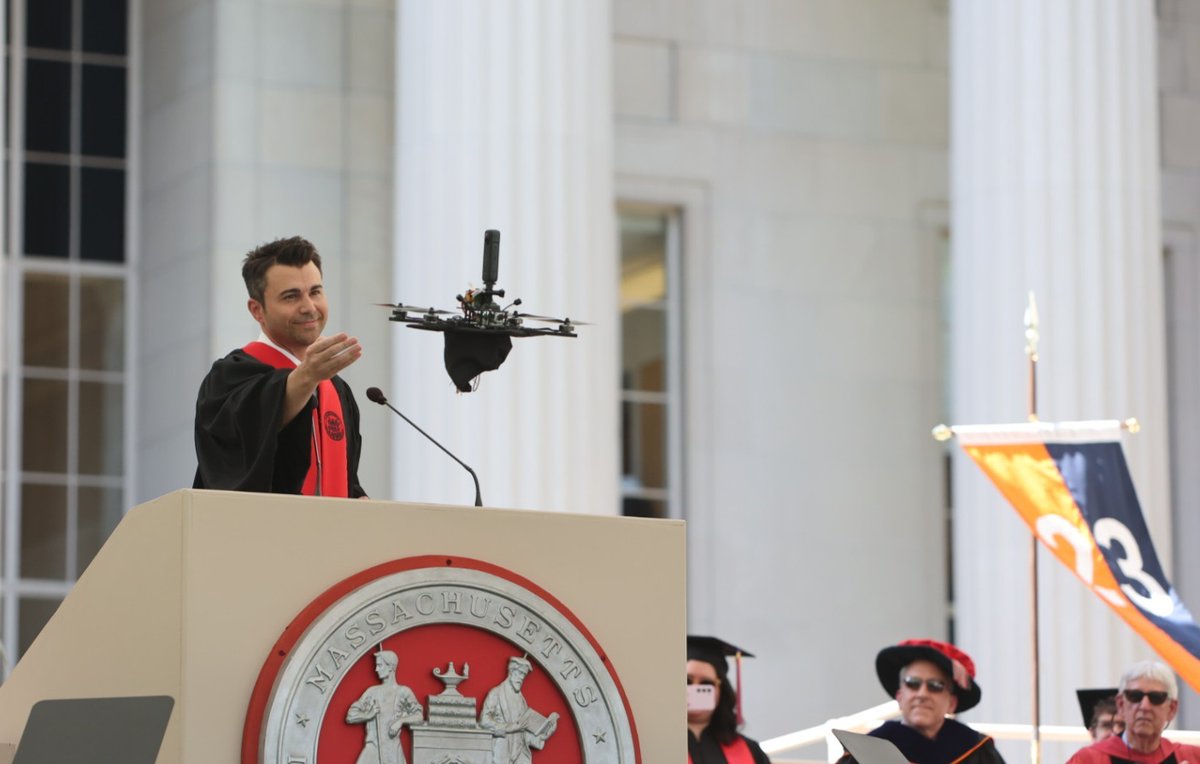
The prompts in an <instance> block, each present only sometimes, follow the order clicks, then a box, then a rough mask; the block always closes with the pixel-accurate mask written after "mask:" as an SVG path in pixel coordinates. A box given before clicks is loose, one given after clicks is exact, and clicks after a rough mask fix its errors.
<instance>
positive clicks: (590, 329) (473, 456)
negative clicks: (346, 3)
mask: <svg viewBox="0 0 1200 764" xmlns="http://www.w3.org/2000/svg"><path fill="white" fill-rule="evenodd" d="M397 24H398V27H397V29H398V37H397V40H398V43H397V80H396V81H397V101H396V147H397V149H396V171H395V177H396V194H395V205H396V207H395V210H396V215H395V220H396V230H395V236H394V241H395V269H394V273H395V280H394V285H393V286H394V290H393V293H392V294H391V295H390V298H391V299H392V300H396V301H403V302H407V303H415V304H418V305H437V306H439V307H445V308H454V307H456V305H455V302H454V296H455V295H456V294H461V293H462V292H463V291H464V290H466V289H467V288H468V287H470V286H476V287H479V286H482V283H481V270H482V251H483V249H482V248H483V233H484V230H485V229H488V228H496V229H499V230H500V232H501V242H500V269H499V276H500V280H499V283H498V286H499V287H502V288H504V289H506V290H507V299H509V300H511V299H512V298H514V297H520V298H522V299H523V300H524V305H523V306H522V310H526V311H528V312H532V313H540V314H550V315H559V316H561V315H567V316H570V317H571V318H573V319H577V320H592V321H597V322H599V324H598V325H595V326H586V327H581V328H580V331H579V337H578V338H577V339H560V338H553V337H547V338H542V337H536V338H526V339H516V340H514V342H513V350H512V353H511V354H510V355H509V357H508V359H507V361H506V362H505V364H504V365H503V366H502V367H501V368H500V369H499V370H498V371H493V372H488V373H486V374H484V375H483V377H482V380H481V384H480V386H479V389H478V390H477V391H475V392H471V393H468V394H461V395H460V394H457V393H456V392H455V389H454V387H453V385H452V383H451V382H450V379H449V377H448V376H447V374H446V372H445V370H444V369H443V362H442V349H443V339H442V336H441V335H439V334H434V333H428V332H421V331H415V330H411V329H408V328H404V327H402V326H400V325H399V324H397V325H395V331H394V340H393V343H394V344H393V357H394V360H393V376H392V389H391V390H389V391H386V392H388V395H389V397H390V398H391V400H392V401H393V403H394V404H395V405H396V406H397V407H398V408H400V409H401V410H402V411H405V413H406V414H408V415H409V416H410V417H411V418H413V419H414V420H415V421H416V422H417V423H418V424H419V425H421V426H422V427H423V428H425V429H426V430H427V431H429V432H430V433H431V434H433V435H434V436H435V437H437V438H439V439H440V440H441V441H442V442H443V443H444V444H445V445H446V446H447V447H448V448H449V449H450V450H451V451H454V452H455V453H456V454H457V455H458V456H459V457H460V458H462V459H463V461H465V462H466V463H467V464H470V465H471V466H472V467H474V469H475V471H476V472H477V473H478V474H479V479H480V482H481V483H482V487H483V498H484V502H485V503H486V504H487V505H488V506H501V507H503V506H510V507H523V508H537V509H551V510H562V511H579V512H593V513H608V512H614V511H615V510H616V508H617V484H618V465H617V453H618V444H619V431H618V427H619V418H618V416H617V414H618V408H617V384H618V365H617V356H616V353H617V344H616V336H617V335H616V329H617V320H618V319H617V316H618V313H617V303H616V286H617V284H616V280H617V257H616V253H615V249H614V230H613V229H614V215H613V199H612V179H611V175H612V159H611V153H612V150H611V143H612V139H611V133H612V111H611V96H610V85H609V82H610V53H609V48H610V45H611V36H610V31H609V30H610V21H609V8H608V4H607V3H599V2H592V1H591V0H524V1H521V0H504V1H496V2H478V1H476V2H471V1H470V0H439V1H438V2H425V1H419V0H402V1H401V2H400V3H399V6H398V12H397ZM366 405H370V404H366ZM388 416H389V417H390V416H391V415H390V414H389V415H388ZM393 443H394V449H393V452H394V466H393V472H392V494H393V497H394V498H396V499H399V500H407V501H432V502H450V503H457V504H469V503H470V502H471V500H472V497H473V490H472V487H471V481H470V477H469V476H468V475H467V474H466V473H465V472H463V470H462V469H461V468H460V467H459V466H458V465H456V464H454V463H453V462H452V461H451V460H450V459H448V458H447V457H446V456H445V455H444V454H442V453H441V452H440V451H438V450H437V449H436V448H435V447H434V446H433V445H431V444H430V443H428V442H426V441H425V440H424V439H423V438H422V437H421V436H420V435H419V434H418V433H416V432H414V431H413V430H412V429H410V428H409V427H408V426H407V425H405V424H404V423H403V422H400V421H399V420H398V419H397V420H396V422H395V424H394V428H393Z"/></svg>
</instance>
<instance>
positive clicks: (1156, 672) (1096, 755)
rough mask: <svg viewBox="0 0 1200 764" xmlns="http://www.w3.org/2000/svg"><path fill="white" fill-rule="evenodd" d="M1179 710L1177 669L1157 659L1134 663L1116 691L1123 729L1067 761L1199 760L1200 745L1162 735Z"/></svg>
mask: <svg viewBox="0 0 1200 764" xmlns="http://www.w3.org/2000/svg"><path fill="white" fill-rule="evenodd" d="M1178 711H1179V684H1178V683H1177V682H1176V681H1175V672H1173V671H1171V669H1170V668H1168V667H1167V666H1165V665H1163V664H1162V663H1158V662H1157V661H1143V662H1141V663H1135V664H1134V665H1132V666H1130V667H1129V668H1128V669H1127V670H1126V671H1125V674H1124V675H1122V677H1121V683H1120V685H1119V686H1118V691H1117V717H1118V719H1120V721H1121V722H1123V723H1124V726H1125V729H1124V731H1123V732H1122V733H1121V734H1120V735H1113V736H1112V737H1108V738H1105V739H1104V740H1101V741H1100V742H1098V743H1093V744H1092V745H1090V746H1088V747H1086V748H1082V749H1080V750H1078V751H1076V752H1075V755H1074V756H1072V757H1071V758H1070V759H1068V760H1067V764H1117V762H1135V764H1165V763H1166V762H1175V763H1177V764H1187V763H1188V762H1190V764H1200V747H1197V746H1194V745H1182V744H1179V743H1172V742H1171V741H1170V740H1167V739H1166V738H1164V737H1163V736H1162V734H1163V730H1165V729H1166V728H1167V725H1168V724H1170V723H1171V720H1172V719H1174V718H1175V714H1176V713H1177V712H1178Z"/></svg>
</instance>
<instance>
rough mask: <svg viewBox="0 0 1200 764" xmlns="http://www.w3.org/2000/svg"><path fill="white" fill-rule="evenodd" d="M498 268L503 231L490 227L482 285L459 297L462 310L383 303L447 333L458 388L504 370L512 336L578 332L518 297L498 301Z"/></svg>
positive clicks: (447, 355) (415, 324)
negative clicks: (527, 308) (523, 308)
mask: <svg viewBox="0 0 1200 764" xmlns="http://www.w3.org/2000/svg"><path fill="white" fill-rule="evenodd" d="M499 272H500V232H499V231H496V230H488V231H485V232H484V234H483V289H469V290H467V292H466V294H460V295H456V296H455V299H457V300H458V305H459V311H457V312H456V311H452V310H439V309H437V308H428V309H425V308H418V307H414V306H412V305H401V304H397V305H391V304H388V305H385V306H384V307H388V308H391V309H392V315H391V319H390V320H392V321H397V322H400V323H405V324H408V325H409V327H410V328H412V329H424V330H426V331H433V332H442V333H443V334H444V335H445V344H446V347H445V351H444V353H443V359H444V361H445V365H446V373H447V374H449V375H450V379H451V380H453V382H454V386H455V387H456V388H458V390H459V392H463V393H469V392H471V391H472V390H474V389H475V387H476V386H477V385H478V379H479V375H481V374H483V373H484V372H485V371H495V370H496V369H498V368H500V365H501V364H502V363H504V361H505V359H507V358H508V354H509V352H511V351H512V338H513V337H537V336H554V337H574V336H576V335H575V326H576V324H575V323H572V322H571V319H569V318H552V317H549V316H535V315H532V314H530V313H519V312H517V310H516V308H517V307H518V306H519V305H521V300H520V299H515V300H513V301H512V302H511V303H509V304H508V305H505V306H503V307H501V305H500V304H499V303H498V302H497V301H496V298H500V299H504V290H503V289H496V281H497V280H498V278H499ZM460 312H461V315H459V313H460ZM525 320H530V321H546V322H550V323H553V324H557V326H553V327H529V326H525V324H524V322H525Z"/></svg>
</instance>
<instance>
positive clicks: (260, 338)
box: [258, 332, 300, 366]
mask: <svg viewBox="0 0 1200 764" xmlns="http://www.w3.org/2000/svg"><path fill="white" fill-rule="evenodd" d="M258 341H259V342H261V343H263V344H264V345H270V346H271V347H273V348H275V349H276V350H278V351H279V352H280V353H283V355H284V356H285V357H286V358H287V359H288V360H289V361H291V362H292V363H294V364H296V365H297V366H299V365H300V359H299V358H297V357H296V356H294V355H292V354H291V353H290V352H289V351H288V350H287V349H286V348H282V347H280V346H279V345H278V344H277V343H276V342H275V341H274V340H272V339H271V338H270V337H268V336H267V333H266V332H259V333H258Z"/></svg>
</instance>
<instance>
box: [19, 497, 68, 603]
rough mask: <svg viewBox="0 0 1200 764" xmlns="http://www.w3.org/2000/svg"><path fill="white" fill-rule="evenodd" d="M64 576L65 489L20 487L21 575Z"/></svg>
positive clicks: (59, 577) (65, 564) (65, 571)
mask: <svg viewBox="0 0 1200 764" xmlns="http://www.w3.org/2000/svg"><path fill="white" fill-rule="evenodd" d="M66 576H67V489H66V487H65V486H61V485H34V484H32V483H26V484H24V485H22V486H21V577H22V578H53V579H58V580H60V581H61V580H63V579H64V578H66Z"/></svg>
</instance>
